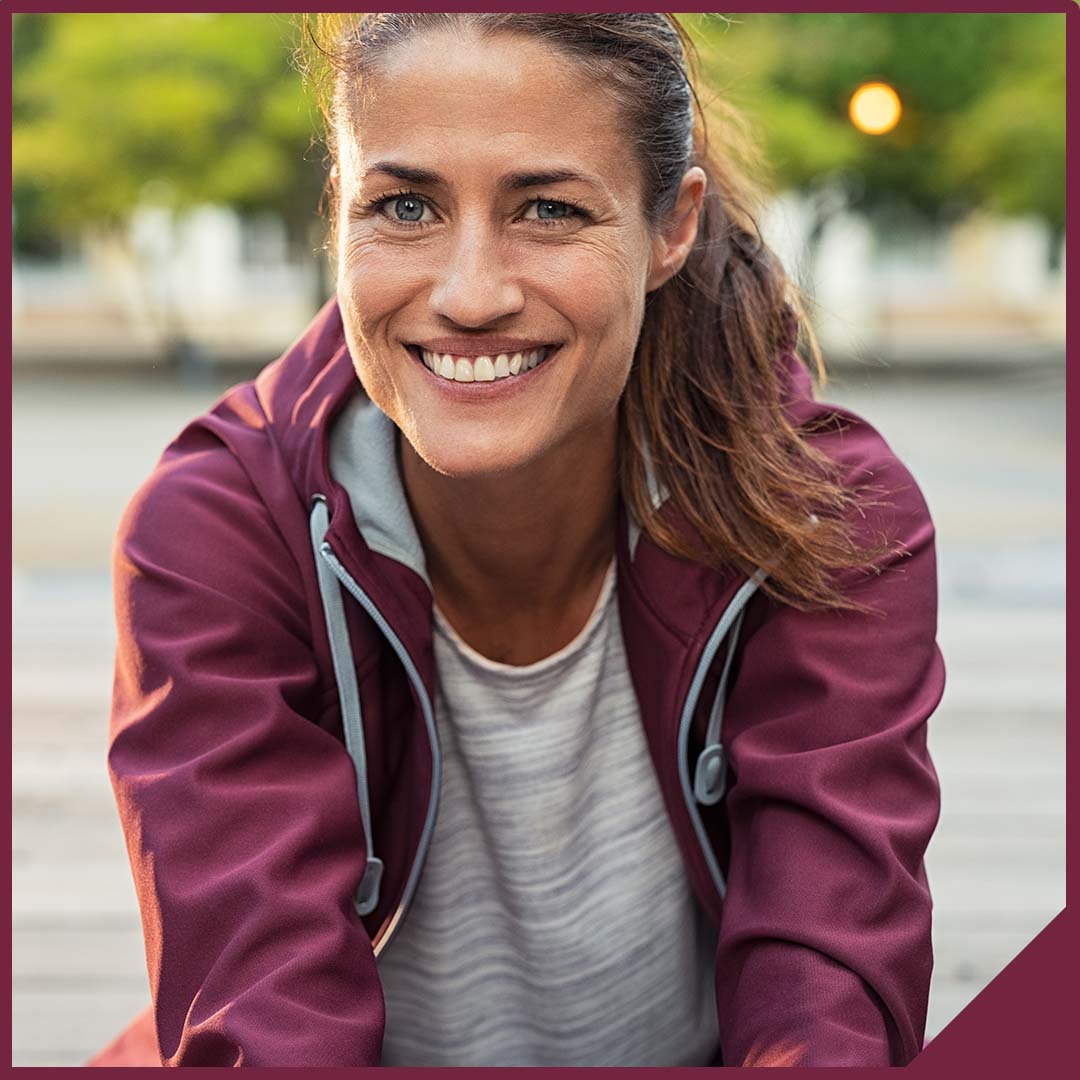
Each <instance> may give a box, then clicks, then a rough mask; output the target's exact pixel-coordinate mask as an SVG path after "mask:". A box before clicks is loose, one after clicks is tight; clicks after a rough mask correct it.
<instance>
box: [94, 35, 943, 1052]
mask: <svg viewBox="0 0 1080 1080" xmlns="http://www.w3.org/2000/svg"><path fill="white" fill-rule="evenodd" d="M313 38H314V39H315V40H316V41H318V42H319V43H320V48H321V50H322V52H321V55H322V56H323V57H324V58H325V59H328V60H329V61H330V63H329V65H328V71H329V73H330V82H329V85H328V92H329V99H328V103H327V120H328V135H329V145H330V148H331V151H332V157H333V168H332V172H331V196H332V205H333V207H334V219H335V221H334V224H335V232H334V236H335V240H334V243H335V250H336V256H337V267H338V287H337V296H336V298H335V300H333V301H331V302H330V303H329V304H328V305H327V306H326V307H325V308H324V309H323V311H322V312H321V313H320V314H319V315H318V317H317V318H316V320H315V321H314V323H313V324H312V325H311V327H309V328H308V330H307V331H306V332H305V334H304V335H303V336H302V337H301V338H300V339H299V340H298V342H297V343H296V344H295V345H294V346H293V347H292V348H291V349H290V350H289V351H288V352H287V353H286V354H285V355H284V356H283V357H282V358H281V359H280V360H278V361H277V362H276V363H274V364H271V365H270V366H269V367H268V368H267V369H266V370H264V371H263V372H262V373H261V374H260V375H259V376H258V378H256V379H255V380H253V381H252V382H250V383H245V384H243V385H241V386H238V387H236V388H234V389H233V390H231V391H229V392H228V393H227V394H226V395H225V396H224V397H223V398H222V399H221V401H220V402H219V403H218V404H217V405H216V406H215V407H214V408H213V409H212V410H211V411H210V412H209V413H208V414H207V415H205V416H203V417H200V418H199V419H197V420H196V421H194V422H193V423H192V424H191V425H189V426H188V427H187V429H186V430H185V431H184V432H182V433H181V435H180V436H179V437H178V438H177V439H176V440H175V441H174V442H173V443H172V444H171V445H170V446H169V447H168V448H167V450H166V451H165V454H164V456H163V457H162V459H161V461H160V463H159V465H158V466H157V468H156V470H155V471H154V473H153V475H152V476H151V477H150V478H149V480H148V481H147V482H146V484H145V485H144V486H143V487H142V489H141V490H140V492H139V493H138V494H137V495H136V497H135V498H134V499H133V501H132V503H131V505H130V506H129V508H128V511H127V513H126V515H125V517H124V520H123V523H122V525H121V528H120V532H119V536H118V539H117V545H116V561H115V573H116V597H117V615H118V626H119V649H118V663H117V681H116V689H115V699H114V712H113V718H112V743H111V749H110V755H109V764H110V769H111V775H112V779H113V783H114V786H115V790H116V794H117V799H118V804H119V807H120V812H121V816H122V819H123V822H124V828H125V832H126V835H127V839H128V846H129V852H130V856H131V860H132V866H133V870H134V874H135V882H136V887H137V890H138V895H139V901H140V905H141V909H142V916H143V922H144V930H145V935H146V946H147V956H148V963H149V971H150V978H151V987H152V991H153V997H154V1008H153V1013H152V1019H151V1020H150V1021H148V1022H152V1023H153V1025H154V1027H155V1031H156V1039H157V1044H158V1048H159V1050H160V1057H161V1060H162V1061H163V1062H164V1063H166V1064H169V1065H374V1064H379V1063H380V1062H381V1063H383V1064H452V1065H464V1064H468V1065H489V1064H492V1065H521V1064H532V1065H536V1064H547V1065H587V1064H605V1065H663V1064H672V1065H677V1064H683V1065H700V1064H708V1063H716V1064H719V1063H723V1064H729V1065H759V1064H764V1065H776V1064H790V1065H864V1066H869V1065H885V1064H905V1063H907V1062H908V1061H910V1060H911V1059H912V1058H913V1057H914V1056H915V1055H916V1054H917V1053H918V1051H919V1049H920V1047H921V1044H922V1037H923V1030H924V1023H925V1014H926V1001H927V992H928V985H929V977H930V970H931V964H932V955H931V942H930V914H931V900H930V894H929V891H928V887H927V880H926V874H925V870H924V865H923V854H924V851H925V848H926V845H927V842H928V841H929V838H930V835H931V833H932V831H933V829H934V826H935V824H936V820H937V816H938V805H939V804H938V786H937V781H936V776H935V773H934V769H933V766H932V764H931V761H930V758H929V756H928V754H927V750H926V721H927V718H928V717H929V716H930V714H931V713H932V712H933V710H934V708H935V707H936V705H937V703H938V700H939V698H940V696H941V693H942V689H943V685H944V669H943V663H942V659H941V655H940V653H939V651H938V648H937V646H936V644H935V633H936V578H935V554H934V531H933V526H932V523H931V520H930V517H929V514H928V512H927V509H926V506H925V503H924V501H923V499H922V496H921V494H920V492H919V490H918V487H917V486H916V484H915V483H914V481H913V479H912V477H911V475H910V474H909V472H908V471H907V470H906V469H905V467H904V465H903V464H902V463H901V462H899V461H898V460H897V459H896V457H895V456H894V455H893V454H892V452H891V451H890V450H889V448H888V446H887V445H886V443H885V442H884V440H883V439H882V438H881V436H880V435H879V434H878V433H877V432H876V431H875V430H874V429H873V428H872V427H871V426H870V425H869V424H867V423H866V422H865V421H864V420H862V419H861V418H859V417H857V416H854V415H853V414H851V413H849V412H846V411H844V410H838V409H835V408H833V407H830V406H825V405H822V404H819V403H817V402H815V401H814V399H813V395H812V391H811V387H810V379H809V375H808V373H807V370H806V368H805V367H804V366H803V364H802V362H801V360H800V359H799V357H798V356H797V354H796V352H795V348H796V331H797V322H796V316H795V312H796V311H797V310H800V309H799V306H798V302H797V299H796V297H795V291H794V290H793V288H792V287H791V285H790V283H789V282H788V281H787V280H786V278H785V276H784V274H783V271H782V268H781V267H780V265H779V264H778V262H777V260H776V259H775V258H774V257H773V255H772V254H771V253H770V252H769V250H768V249H767V248H766V247H765V246H764V245H763V244H762V243H761V241H760V239H759V238H758V237H757V235H756V231H755V229H754V225H753V220H752V218H751V216H750V213H749V211H748V209H747V206H748V203H747V198H748V195H747V192H748V190H749V189H748V187H747V185H746V182H745V181H744V180H743V179H742V178H741V177H740V175H739V173H738V172H737V171H736V169H735V167H734V165H733V163H732V161H731V160H730V159H729V158H728V157H727V156H720V155H711V154H710V153H709V151H708V149H707V147H706V145H705V142H704V138H703V135H702V132H701V131H700V130H698V132H697V134H696V136H695V110H694V103H695V102H694V96H693V92H692V89H691V84H690V80H689V77H688V74H687V60H686V50H685V47H684V46H685V38H684V36H683V34H682V32H681V30H680V28H679V26H678V24H677V23H676V21H675V20H674V18H673V17H670V16H666V15H660V14H605V15H540V14H486V15H478V14H472V15H445V14H444V15H437V14H396V15H395V14H383V15H368V16H351V17H347V18H344V19H337V20H335V19H331V18H324V19H323V21H322V23H321V24H320V26H319V27H318V28H317V29H316V30H315V31H313ZM814 351H815V354H816V347H815V350H814ZM868 482H869V483H868ZM144 1033H145V1029H144Z"/></svg>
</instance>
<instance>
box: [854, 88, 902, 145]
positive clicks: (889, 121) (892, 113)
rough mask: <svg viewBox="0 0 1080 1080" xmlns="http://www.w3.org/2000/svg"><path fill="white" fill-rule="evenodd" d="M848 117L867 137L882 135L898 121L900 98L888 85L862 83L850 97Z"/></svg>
mask: <svg viewBox="0 0 1080 1080" xmlns="http://www.w3.org/2000/svg"><path fill="white" fill-rule="evenodd" d="M848 115H849V116H850V117H851V122H852V123H853V124H854V125H855V126H856V127H857V128H858V129H859V130H860V131H865V132H866V134H867V135H884V134H885V132H887V131H892V129H893V128H894V127H896V125H897V124H898V123H899V121H900V98H899V96H898V95H897V93H896V91H895V90H894V89H893V88H892V87H891V86H889V85H888V83H881V82H873V83H863V85H862V86H860V87H859V89H858V90H856V91H855V93H854V94H852V95H851V101H850V103H849V104H848Z"/></svg>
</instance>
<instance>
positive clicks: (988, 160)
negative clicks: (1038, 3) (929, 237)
mask: <svg viewBox="0 0 1080 1080" xmlns="http://www.w3.org/2000/svg"><path fill="white" fill-rule="evenodd" d="M692 25H693V27H694V31H695V35H696V36H697V38H698V40H699V41H700V50H701V59H702V66H703V70H704V72H705V74H706V76H707V78H708V81H709V83H710V85H711V86H713V87H714V88H715V90H716V91H717V92H718V93H720V94H721V95H723V96H725V97H726V98H728V99H730V100H732V101H733V102H734V103H735V104H736V105H737V106H738V107H739V108H740V109H742V110H743V111H744V112H745V113H746V114H747V115H748V116H749V117H750V119H751V121H752V125H753V127H754V128H755V129H756V130H757V131H758V135H759V138H760V139H761V141H762V143H763V144H764V148H765V152H766V157H767V160H768V161H769V163H770V167H771V174H772V175H771V183H772V185H773V186H775V187H777V188H805V187H808V186H812V185H814V184H815V183H817V182H818V181H819V180H820V178H821V177H822V176H824V175H830V174H831V175H833V176H836V177H838V178H840V179H841V180H842V181H843V182H844V183H845V185H846V186H847V187H848V189H849V194H850V196H851V199H852V202H853V203H855V204H856V205H857V206H859V207H861V208H863V209H867V210H870V211H871V212H879V213H882V212H885V211H886V210H888V209H890V208H896V207H898V206H899V207H906V208H908V209H910V210H914V211H916V212H920V213H923V214H928V215H932V216H939V217H946V218H947V217H950V216H959V215H960V214H963V213H965V212H967V211H968V210H971V209H973V208H975V207H985V208H987V209H991V210H998V211H1002V212H1007V213H1032V214H1037V215H1039V216H1041V217H1042V218H1044V219H1045V220H1046V221H1047V222H1048V223H1049V224H1050V225H1051V226H1053V227H1055V228H1063V227H1064V221H1065V17H1064V15H1058V14H1036V13H1031V14H1022V13H1014V14H956V13H953V14H949V13H940V12H935V13H897V12H875V13H865V12H864V13H826V14H822V13H803V12H800V13H790V14H756V15H755V14H744V15H732V16H725V17H717V16H696V17H693V19H692ZM871 81H882V82H887V83H889V84H890V85H891V86H892V87H893V88H894V89H896V91H897V92H898V94H899V96H900V99H901V102H902V105H903V112H902V116H901V120H900V123H899V124H898V125H897V126H896V128H894V129H893V130H892V131H891V132H889V133H888V134H885V135H866V134H863V133H861V132H859V131H857V130H856V129H855V128H854V127H853V126H852V125H851V123H850V122H849V120H848V115H847V109H848V102H849V100H850V98H851V95H852V93H853V92H854V91H855V89H856V88H857V87H858V86H859V85H861V84H862V83H864V82H871Z"/></svg>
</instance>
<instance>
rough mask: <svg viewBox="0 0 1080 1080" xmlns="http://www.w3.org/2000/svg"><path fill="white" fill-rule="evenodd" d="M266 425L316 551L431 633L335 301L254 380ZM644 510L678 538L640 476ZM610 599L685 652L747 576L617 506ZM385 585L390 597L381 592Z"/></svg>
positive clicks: (426, 602) (394, 481)
mask: <svg viewBox="0 0 1080 1080" xmlns="http://www.w3.org/2000/svg"><path fill="white" fill-rule="evenodd" d="M782 361H783V363H784V364H785V372H784V375H785V379H786V383H787V392H786V398H787V404H788V406H789V408H791V409H793V410H795V411H796V412H797V411H798V407H799V405H800V404H802V403H805V402H807V401H808V400H812V398H811V394H810V381H809V373H808V372H807V371H806V369H805V367H804V366H803V365H802V363H801V362H800V361H799V360H798V359H797V357H796V356H795V355H794V353H793V352H792V351H790V350H786V351H785V352H784V354H783V357H782ZM256 391H257V393H258V395H259V399H260V403H261V406H262V410H263V413H264V415H265V417H266V422H267V424H268V425H269V427H270V429H271V433H272V436H273V438H274V440H275V441H276V442H277V444H278V445H279V446H280V448H281V450H282V455H281V457H282V460H283V462H284V464H285V467H286V468H288V469H289V470H290V471H291V473H292V480H293V484H294V485H295V487H296V489H297V491H298V493H299V494H300V495H301V497H302V498H303V499H304V502H305V506H306V507H307V508H308V509H309V510H310V507H311V505H312V501H313V499H314V497H315V495H316V494H322V495H324V496H325V498H326V500H327V503H328V505H329V509H330V519H331V520H330V529H329V531H328V533H327V536H326V539H327V540H328V541H329V542H330V543H331V545H332V546H333V547H334V550H335V551H337V552H338V553H339V557H340V558H341V559H342V562H343V564H344V565H345V566H346V567H347V568H348V569H349V571H350V572H351V573H352V574H353V575H354V576H355V577H356V578H357V580H358V581H360V582H361V584H363V585H365V587H370V588H371V589H373V590H374V591H375V592H376V593H377V594H379V595H380V596H383V597H384V599H385V602H386V604H387V605H388V607H389V608H390V609H391V610H390V615H391V617H393V616H394V615H395V614H396V615H397V617H398V618H399V619H401V620H402V621H404V622H406V623H407V622H408V621H409V619H410V618H413V619H415V617H416V615H417V613H418V610H419V609H426V610H425V611H424V616H425V617H424V619H423V622H424V623H425V624H426V623H427V622H429V621H430V602H431V589H430V581H429V579H428V576H427V572H426V568H425V563H424V553H423V548H422V546H421V544H420V540H419V537H418V535H417V532H416V528H415V524H414V523H413V520H412V515H411V513H410V511H409V507H408V503H407V501H406V498H405V493H404V488H403V485H402V481H401V474H400V468H399V465H398V459H397V443H396V431H397V429H396V426H395V425H394V424H393V422H392V421H391V420H390V419H389V418H388V417H386V415H385V414H384V413H383V412H382V411H381V410H380V409H378V407H377V406H375V405H374V404H373V403H372V402H371V401H370V400H369V399H368V398H367V397H366V395H365V394H364V392H363V388H362V387H361V385H360V382H359V379H358V378H357V376H356V372H355V369H354V367H353V362H352V356H351V354H350V353H349V349H348V346H347V344H346V342H345V337H344V331H343V328H342V322H341V314H340V311H339V308H338V304H337V301H336V298H332V299H331V300H329V301H328V302H327V303H326V304H325V305H324V306H323V308H322V309H321V311H320V312H319V313H318V315H317V316H316V318H315V319H314V320H313V322H312V323H311V325H310V326H309V327H308V329H307V330H306V331H305V333H304V334H303V335H302V336H301V337H300V338H299V339H298V340H297V341H296V342H295V343H294V345H293V346H292V347H291V348H290V349H289V350H288V351H287V352H286V353H285V355H284V356H282V358H281V359H279V360H278V361H276V362H275V363H274V364H271V365H270V366H269V367H268V368H267V369H265V370H264V371H263V372H262V373H261V374H260V375H259V377H258V379H257V380H256ZM650 490H651V492H652V496H653V505H654V506H656V507H662V510H661V513H662V514H663V515H664V516H665V517H667V519H668V520H669V521H670V522H671V523H672V524H673V525H675V527H676V528H682V529H684V530H685V529H687V528H688V526H687V524H686V522H685V521H684V520H682V519H681V518H680V515H678V514H677V512H676V511H675V508H674V506H673V505H672V504H671V503H670V502H667V501H666V492H665V491H664V490H663V489H662V488H661V487H660V485H659V484H658V483H657V482H656V479H655V476H654V475H653V474H652V473H651V471H650ZM617 561H618V569H619V574H618V581H619V589H620V593H623V592H624V591H625V590H627V589H633V591H634V593H635V594H636V600H637V602H639V603H641V604H644V605H645V606H646V607H647V608H648V609H649V610H651V611H652V612H653V613H654V615H655V616H656V617H657V619H658V620H659V621H660V623H661V624H662V625H663V626H664V627H665V628H666V629H667V631H668V632H670V633H671V634H673V635H674V637H675V638H676V639H678V640H679V641H680V642H681V643H682V644H683V645H686V644H689V643H690V642H692V641H694V640H695V639H697V638H699V637H700V635H701V634H702V631H703V627H704V626H705V624H706V622H707V620H708V617H709V615H710V613H712V612H713V611H714V610H715V608H716V606H717V605H718V604H719V603H721V602H722V601H723V600H724V599H725V598H726V597H730V595H731V593H732V591H733V590H734V588H736V587H737V586H738V585H739V584H740V583H741V582H742V581H743V580H745V575H743V574H741V573H739V572H737V571H736V570H735V569H734V568H732V570H731V571H730V572H728V573H723V572H719V571H716V570H713V569H710V568H708V567H704V566H702V565H700V564H697V563H693V562H690V561H688V560H685V559H678V558H675V557H674V556H672V555H669V554H668V553H667V552H665V551H662V550H661V549H660V548H658V547H657V546H656V545H654V544H653V543H652V542H651V541H650V540H649V538H648V535H647V534H646V533H644V532H643V531H642V530H641V528H640V525H639V523H638V522H636V521H635V520H633V517H632V515H631V514H630V513H629V511H628V509H627V507H626V506H625V504H624V503H623V502H622V501H621V500H620V503H619V535H618V544H617ZM388 571H389V572H391V573H392V578H393V580H394V583H395V588H394V589H393V590H389V589H388V588H387V585H386V574H387V572H388Z"/></svg>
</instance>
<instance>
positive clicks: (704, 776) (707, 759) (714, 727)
mask: <svg viewBox="0 0 1080 1080" xmlns="http://www.w3.org/2000/svg"><path fill="white" fill-rule="evenodd" d="M745 614H746V607H745V606H744V607H742V608H741V609H740V610H739V613H738V615H736V616H735V621H734V622H733V623H732V625H731V629H730V630H729V631H728V647H727V656H726V657H725V659H724V669H723V671H722V672H721V673H720V683H719V685H718V686H717V688H716V697H715V698H714V699H713V707H712V713H711V714H710V715H709V726H708V728H707V729H706V731H705V747H704V749H703V750H702V751H701V753H700V754H699V755H698V760H697V767H696V768H695V769H694V798H695V799H696V800H697V801H698V802H699V803H701V804H702V805H703V806H712V805H714V804H715V803H718V802H719V801H720V800H721V799H722V798H723V797H724V789H725V787H726V786H727V755H726V754H725V753H724V746H723V744H722V743H721V741H720V726H721V721H722V720H723V717H724V698H725V696H726V691H727V680H728V672H729V671H730V670H731V659H732V657H733V656H734V655H735V646H736V644H737V643H738V640H739V627H740V626H742V620H743V615H745Z"/></svg>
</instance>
